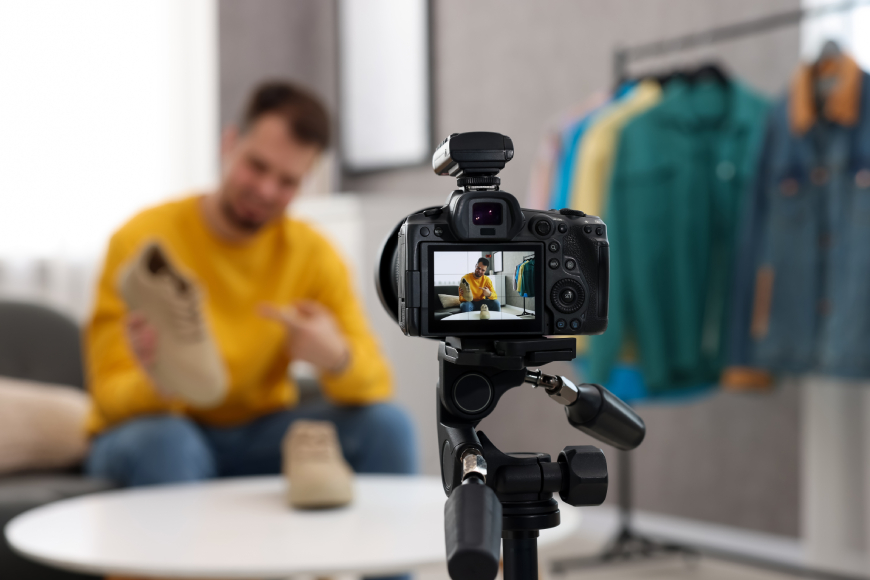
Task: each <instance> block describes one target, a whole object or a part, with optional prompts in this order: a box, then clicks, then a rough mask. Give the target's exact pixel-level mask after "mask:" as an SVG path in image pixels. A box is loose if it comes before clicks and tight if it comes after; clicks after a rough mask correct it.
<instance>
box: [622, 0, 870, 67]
mask: <svg viewBox="0 0 870 580" xmlns="http://www.w3.org/2000/svg"><path fill="white" fill-rule="evenodd" d="M868 4H870V2H868V1H867V0H852V1H850V2H842V3H839V4H828V5H825V6H817V7H813V8H803V9H800V10H790V11H787V12H780V13H778V14H770V15H768V16H762V17H761V18H757V19H754V20H746V21H743V22H737V23H735V24H727V25H725V26H719V27H716V28H711V29H709V30H705V31H703V32H694V33H692V34H686V35H684V36H677V37H674V38H669V39H665V40H657V41H654V42H648V43H646V44H638V45H636V46H631V47H622V48H617V49H616V50H615V51H613V78H614V79H615V80H616V82H617V83H620V82H622V81H625V80H627V79H628V65H629V63H630V62H632V61H637V60H644V59H650V58H655V57H657V56H665V55H668V54H673V53H679V52H685V51H687V50H691V49H693V48H697V47H699V46H708V45H713V44H719V43H721V42H726V41H728V40H737V39H740V38H745V37H747V36H754V35H758V34H762V33H764V32H768V31H771V30H777V29H780V28H785V27H787V26H792V25H795V24H800V23H801V22H803V21H804V20H812V19H814V18H820V17H822V16H828V15H829V14H837V13H840V12H848V11H850V10H853V9H855V8H859V7H861V6H866V5H868Z"/></svg>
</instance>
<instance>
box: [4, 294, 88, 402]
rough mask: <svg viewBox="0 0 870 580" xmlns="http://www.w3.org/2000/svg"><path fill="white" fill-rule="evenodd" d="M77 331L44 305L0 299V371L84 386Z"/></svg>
mask: <svg viewBox="0 0 870 580" xmlns="http://www.w3.org/2000/svg"><path fill="white" fill-rule="evenodd" d="M80 332H81V331H80V330H79V327H78V325H77V324H76V323H75V321H73V320H72V319H71V318H69V317H67V316H65V315H63V314H61V313H59V312H57V311H55V310H52V309H50V308H47V307H45V306H40V305H38V304H30V303H27V302H9V301H0V375H5V376H7V377H13V378H16V379H30V380H33V381H43V382H46V383H57V384H62V385H73V386H76V387H79V388H84V373H83V372H82V357H81V337H80Z"/></svg>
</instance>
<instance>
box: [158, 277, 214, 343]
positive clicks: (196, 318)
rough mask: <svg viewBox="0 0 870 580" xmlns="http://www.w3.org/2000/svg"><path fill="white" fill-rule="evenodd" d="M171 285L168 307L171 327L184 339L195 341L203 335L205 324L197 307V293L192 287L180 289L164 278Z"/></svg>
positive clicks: (173, 282) (170, 280)
mask: <svg viewBox="0 0 870 580" xmlns="http://www.w3.org/2000/svg"><path fill="white" fill-rule="evenodd" d="M166 282H167V284H171V286H172V299H171V300H170V307H171V312H172V328H173V331H174V332H175V335H176V336H177V337H178V338H179V339H181V340H185V341H190V342H196V341H198V340H201V339H202V337H203V336H204V335H205V324H204V323H203V320H202V316H200V312H199V308H197V303H198V300H197V295H196V293H195V292H194V291H193V289H191V288H189V287H188V289H187V290H186V291H181V290H179V289H178V287H177V286H176V284H175V281H174V280H172V279H169V278H167V279H166Z"/></svg>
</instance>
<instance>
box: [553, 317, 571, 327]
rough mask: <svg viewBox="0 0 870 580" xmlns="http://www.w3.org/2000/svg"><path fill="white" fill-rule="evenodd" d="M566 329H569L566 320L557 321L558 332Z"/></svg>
mask: <svg viewBox="0 0 870 580" xmlns="http://www.w3.org/2000/svg"><path fill="white" fill-rule="evenodd" d="M566 328H568V323H567V322H565V319H564V318H560V319H559V320H557V321H556V329H557V330H565V329H566Z"/></svg>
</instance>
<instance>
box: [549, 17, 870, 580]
mask: <svg viewBox="0 0 870 580" xmlns="http://www.w3.org/2000/svg"><path fill="white" fill-rule="evenodd" d="M867 5H870V1H868V0H853V1H850V2H842V3H838V4H828V5H825V6H817V7H811V8H804V9H799V10H791V11H787V12H780V13H778V14H771V15H768V16H762V17H760V18H757V19H753V20H746V21H743V22H737V23H734V24H727V25H725V26H719V27H717V28H711V29H709V30H705V31H703V32H695V33H692V34H686V35H684V36H678V37H674V38H669V39H665V40H658V41H655V42H649V43H646V44H639V45H636V46H632V47H622V48H617V49H616V50H615V51H614V52H613V78H614V80H615V81H616V83H617V84H619V83H621V82H623V81H626V80H628V78H629V75H628V66H629V64H630V63H631V62H635V61H639V60H644V59H650V58H654V57H658V56H665V55H668V54H674V53H679V52H685V51H687V50H691V49H693V48H697V47H700V46H709V45H713V44H718V43H720V42H725V41H729V40H737V39H741V38H746V37H751V36H756V35H759V34H762V33H764V32H768V31H772V30H777V29H780V28H785V27H787V26H793V25H797V24H800V23H801V22H803V21H805V20H811V19H815V18H820V17H823V16H827V15H830V14H837V13H840V12H848V11H850V10H853V9H855V8H859V7H861V6H867ZM629 453H630V452H629V451H617V463H618V465H619V488H618V497H619V514H620V518H619V520H620V529H619V532H617V534H616V536H615V537H614V538H613V539H611V541H610V542H609V543H608V545H607V547H606V548H605V549H604V552H602V553H601V554H599V555H598V556H592V557H584V558H574V559H568V560H559V561H555V562H553V564H552V572H553V573H554V574H562V573H565V572H568V571H570V570H576V569H582V568H589V567H594V566H600V565H604V564H609V563H620V562H626V561H633V560H635V559H636V558H654V557H659V556H667V555H675V554H676V555H683V556H687V557H699V556H708V557H711V558H717V559H720V560H727V561H731V562H736V563H741V564H745V565H747V566H752V567H756V568H764V569H768V570H776V571H780V572H785V573H788V574H793V575H795V576H799V577H804V578H817V579H819V580H867V579H868V578H870V577H868V576H850V575H845V574H841V573H836V572H830V571H825V570H816V569H812V568H806V567H803V566H798V565H789V564H785V563H783V562H778V561H775V560H767V559H764V558H759V557H756V556H751V555H748V554H740V553H737V552H733V551H728V550H719V549H714V548H708V547H703V546H694V545H688V544H683V543H678V542H672V541H668V540H666V539H665V538H659V537H656V538H652V537H647V536H644V535H643V534H640V533H638V532H636V531H635V530H634V529H633V527H632V524H631V516H632V511H633V508H632V495H633V494H632V480H633V477H632V466H631V456H630V455H629Z"/></svg>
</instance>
